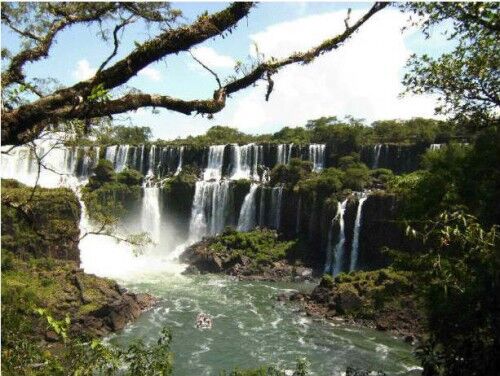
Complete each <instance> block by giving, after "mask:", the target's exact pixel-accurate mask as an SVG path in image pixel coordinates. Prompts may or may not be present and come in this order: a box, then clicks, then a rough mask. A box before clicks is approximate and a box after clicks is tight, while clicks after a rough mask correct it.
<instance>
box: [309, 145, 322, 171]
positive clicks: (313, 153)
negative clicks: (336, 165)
mask: <svg viewBox="0 0 500 376" xmlns="http://www.w3.org/2000/svg"><path fill="white" fill-rule="evenodd" d="M309 160H310V161H311V162H312V163H313V171H315V172H319V171H321V170H323V169H324V168H325V145H324V144H311V145H309Z"/></svg>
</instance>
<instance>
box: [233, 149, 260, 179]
mask: <svg viewBox="0 0 500 376" xmlns="http://www.w3.org/2000/svg"><path fill="white" fill-rule="evenodd" d="M262 150H263V148H262V146H259V145H255V144H247V145H242V146H239V145H238V144H233V145H231V164H232V171H231V179H233V180H237V179H253V180H258V179H259V175H258V173H257V165H258V163H259V161H261V160H262Z"/></svg>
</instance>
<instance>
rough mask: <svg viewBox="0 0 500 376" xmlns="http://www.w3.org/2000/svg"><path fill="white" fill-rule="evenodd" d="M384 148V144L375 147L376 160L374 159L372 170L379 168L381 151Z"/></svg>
mask: <svg viewBox="0 0 500 376" xmlns="http://www.w3.org/2000/svg"><path fill="white" fill-rule="evenodd" d="M382 146H383V145H382V144H377V145H375V146H374V147H373V154H374V158H373V165H372V169H373V168H378V163H379V160H380V151H381V150H382Z"/></svg>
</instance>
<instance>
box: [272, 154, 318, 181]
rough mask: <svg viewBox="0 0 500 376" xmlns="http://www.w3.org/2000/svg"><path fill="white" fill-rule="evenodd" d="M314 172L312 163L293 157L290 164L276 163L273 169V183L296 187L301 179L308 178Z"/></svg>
mask: <svg viewBox="0 0 500 376" xmlns="http://www.w3.org/2000/svg"><path fill="white" fill-rule="evenodd" d="M311 172H312V163H311V162H309V161H302V160H300V159H296V158H292V159H291V160H290V163H289V164H288V165H276V166H275V167H274V168H273V169H272V171H271V176H270V177H271V180H270V182H271V185H276V184H278V183H282V184H286V185H287V186H289V187H294V186H295V185H296V184H297V183H298V182H299V181H300V180H302V179H305V178H307V177H308V176H309V175H310V174H311Z"/></svg>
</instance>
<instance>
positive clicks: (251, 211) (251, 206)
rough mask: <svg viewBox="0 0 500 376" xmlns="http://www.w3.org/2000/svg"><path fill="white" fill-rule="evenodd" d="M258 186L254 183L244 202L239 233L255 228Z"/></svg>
mask: <svg viewBox="0 0 500 376" xmlns="http://www.w3.org/2000/svg"><path fill="white" fill-rule="evenodd" d="M258 186H259V185H258V184H256V183H252V185H250V191H249V192H248V193H247V195H246V196H245V199H244V200H243V205H242V206H241V211H240V216H239V219H238V226H237V230H238V231H250V230H252V229H253V228H254V227H255V210H256V202H255V196H256V193H257V188H258Z"/></svg>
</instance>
